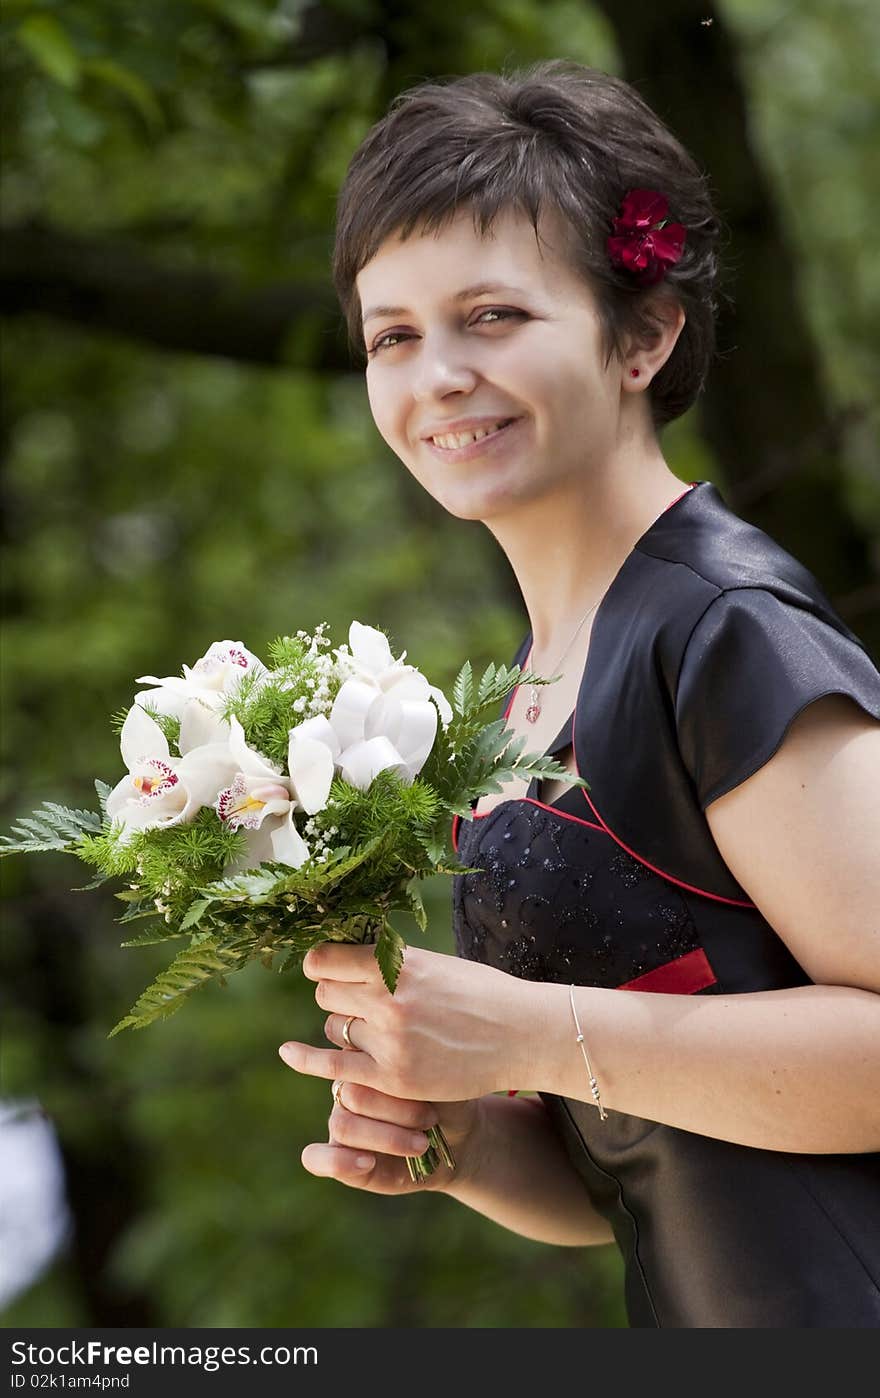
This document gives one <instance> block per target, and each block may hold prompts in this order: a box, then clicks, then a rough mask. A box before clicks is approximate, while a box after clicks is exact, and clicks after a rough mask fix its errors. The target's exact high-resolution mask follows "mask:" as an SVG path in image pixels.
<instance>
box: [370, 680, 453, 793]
mask: <svg viewBox="0 0 880 1398" xmlns="http://www.w3.org/2000/svg"><path fill="white" fill-rule="evenodd" d="M437 723H438V718H437V710H436V709H435V707H434V705H433V704H432V703H431V701H430V699H404V700H402V701H400V700H398V699H396V698H394V697H393V696H392V695H389V694H383V695H382V696H381V698H380V699H378V700H377V701H376V703H374V704H373V705H371V707H370V711H369V713H368V714H367V718H366V722H365V724H364V736H365V737H366V738H374V737H379V736H381V735H384V736H385V737H386V738H388V739H389V741H390V742H391V743H393V744H394V747H395V748H396V749H397V752H398V753H399V754H400V757H401V758H402V759H403V761H404V762H405V763H406V764H407V766H408V767H409V769H410V771H411V772H412V773H413V775H414V774H415V773H416V772H418V771H420V769H421V768H422V767H423V766H424V764H425V759H426V758H427V756H428V753H429V752H430V751H431V748H432V747H433V746H434V739H435V738H436V736H437Z"/></svg>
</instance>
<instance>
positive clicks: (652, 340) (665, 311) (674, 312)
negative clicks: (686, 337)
mask: <svg viewBox="0 0 880 1398" xmlns="http://www.w3.org/2000/svg"><path fill="white" fill-rule="evenodd" d="M643 309H644V313H645V316H646V318H647V319H648V320H649V321H650V325H651V328H650V329H648V330H646V332H645V334H644V335H643V336H642V337H640V338H639V339H638V340H633V341H632V342H631V344H630V348H629V350H628V352H627V354H626V356H625V358H624V360H623V363H622V365H621V372H622V377H623V384H624V387H626V388H628V389H630V390H631V391H632V392H634V393H641V392H642V391H643V390H644V389H646V388H647V387H648V384H649V383H650V382H651V380H652V379H653V378H654V377H655V375H657V374H659V372H660V370H661V369H662V368H663V365H664V364H665V363H666V361H667V359H668V358H669V356H670V355H671V353H672V351H673V350H674V348H675V342H676V340H677V339H678V337H679V335H680V334H681V332H682V330H683V328H684V323H685V320H686V319H687V317H686V316H685V313H684V309H683V307H682V305H681V303H680V302H679V301H678V300H677V299H675V298H674V297H672V296H668V295H663V294H661V295H658V296H654V297H653V298H652V299H651V300H650V301H648V302H647V303H646V305H645V306H644V308H643ZM631 369H638V370H639V373H638V376H637V377H633V376H632V375H631V373H630V370H631Z"/></svg>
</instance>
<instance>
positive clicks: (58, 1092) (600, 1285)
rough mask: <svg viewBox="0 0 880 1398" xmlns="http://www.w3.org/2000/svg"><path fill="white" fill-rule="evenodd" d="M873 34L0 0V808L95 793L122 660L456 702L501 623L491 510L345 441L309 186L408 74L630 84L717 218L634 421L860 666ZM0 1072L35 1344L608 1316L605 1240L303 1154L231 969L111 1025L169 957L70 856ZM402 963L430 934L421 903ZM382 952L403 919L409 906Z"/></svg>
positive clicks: (17, 963) (709, 16)
mask: <svg viewBox="0 0 880 1398" xmlns="http://www.w3.org/2000/svg"><path fill="white" fill-rule="evenodd" d="M878 53H880V14H878V11H877V8H876V7H875V6H874V5H872V4H871V3H870V0H834V3H831V0H827V2H826V3H819V0H805V2H804V3H801V4H800V5H798V6H797V7H793V6H791V5H789V4H787V3H783V0H725V3H723V4H721V5H714V6H713V5H711V4H708V3H706V4H703V5H695V4H693V3H691V2H690V0H687V2H685V0H670V3H668V4H665V5H663V6H656V5H654V4H652V3H650V0H631V3H630V4H628V5H626V6H614V5H612V4H610V3H607V4H605V3H578V2H577V0H544V2H543V3H541V4H540V5H538V4H535V3H528V0H492V3H479V0H477V3H475V4H474V5H473V6H472V7H471V8H470V9H469V10H468V11H467V12H465V11H458V12H456V11H454V10H453V8H452V7H448V6H447V7H442V6H441V7H437V6H436V5H429V4H426V3H422V2H421V0H420V2H419V3H407V4H400V3H379V0H335V3H328V4H308V3H305V0H281V3H260V0H139V3H134V2H133V0H64V3H60V2H59V3H53V2H52V0H45V3H30V0H6V5H5V8H4V18H3V20H2V78H3V83H2V97H0V102H2V107H0V112H2V128H3V144H4V150H3V156H4V159H3V171H2V185H0V195H2V259H0V297H2V301H0V311H2V314H3V342H2V373H3V379H4V389H5V392H4V395H3V405H2V429H0V430H2V454H3V484H2V500H3V506H4V522H3V546H4V569H3V589H4V616H5V622H4V633H5V634H4V642H3V673H2V684H3V693H2V699H3V734H2V743H3V754H2V755H3V768H2V787H0V815H2V820H0V826H2V828H3V829H8V827H9V825H10V824H11V822H12V820H13V818H14V817H15V816H16V815H22V814H26V813H28V812H29V811H30V810H31V809H33V807H35V806H36V805H38V804H39V803H40V802H41V801H43V800H45V799H54V800H59V801H61V802H63V803H65V804H68V805H77V806H91V807H94V806H95V798H94V791H93V780H94V778H95V777H96V776H99V777H101V778H102V779H103V780H105V781H108V782H111V783H114V782H115V781H116V780H117V778H118V776H119V774H120V759H119V754H118V748H117V742H116V739H115V738H114V736H113V734H112V732H111V730H110V727H109V722H108V719H109V715H110V714H111V713H112V712H113V711H115V710H117V709H119V708H120V707H121V706H123V705H125V704H127V703H128V702H130V699H131V696H132V694H133V691H134V687H135V686H134V684H133V679H134V677H135V676H137V675H139V674H144V673H152V674H159V675H162V674H171V673H176V672H177V671H178V670H179V668H180V666H181V664H182V662H183V661H186V662H187V663H189V664H192V663H193V662H194V661H195V659H196V658H197V657H198V656H200V655H201V654H203V652H204V651H205V650H206V649H207V647H208V645H209V644H210V642H211V641H213V640H215V639H226V638H228V639H238V640H242V641H244V642H245V644H246V645H247V646H248V647H250V648H251V649H252V650H254V651H256V652H257V653H258V654H260V653H261V652H262V651H263V650H264V648H265V644H266V642H267V641H268V640H269V639H270V638H271V637H272V636H274V635H276V634H278V633H280V632H284V631H291V630H295V629H297V628H298V627H305V628H309V629H310V628H312V627H314V626H315V625H316V624H317V622H319V621H320V620H322V619H326V620H327V621H328V622H329V623H330V628H331V634H332V635H333V636H334V639H335V641H336V642H337V643H338V642H339V641H341V640H343V639H345V637H346V631H347V626H348V622H349V620H350V619H351V618H352V617H357V618H358V619H359V620H361V621H364V622H367V623H369V624H372V625H377V626H381V627H382V628H384V629H387V630H388V631H389V632H390V633H391V634H392V636H393V637H394V638H395V641H396V648H397V649H398V650H400V649H403V648H405V649H406V650H407V651H408V656H409V659H410V660H411V661H412V662H413V663H414V664H416V665H418V666H419V667H420V668H421V669H422V670H424V671H425V672H426V673H428V674H429V675H430V677H431V680H432V682H433V683H437V684H440V685H442V686H448V685H449V684H450V683H451V680H452V678H453V676H454V675H455V673H456V672H457V670H458V669H459V667H460V665H461V663H462V662H463V660H464V659H465V658H467V657H470V658H471V660H472V661H473V662H474V664H475V665H478V664H485V663H486V662H487V661H488V660H489V659H491V658H496V659H501V658H504V659H508V658H509V657H510V656H511V655H512V654H513V653H514V651H515V649H516V647H517V645H518V644H519V641H520V639H521V637H522V635H523V633H524V631H525V630H526V628H527V621H526V618H525V614H524V611H523V609H522V607H521V604H520V600H519V595H518V592H517V589H516V585H515V580H514V578H513V576H512V574H511V572H510V570H509V568H508V566H507V564H506V561H505V559H504V557H503V555H501V554H500V553H499V551H498V550H497V548H496V546H495V544H494V541H493V540H492V539H491V536H490V535H489V534H488V533H487V532H485V531H484V530H483V529H482V528H481V526H479V525H477V524H471V523H462V522H460V521H456V520H452V519H449V518H447V517H445V516H443V515H442V514H441V512H440V510H439V507H437V506H436V505H435V504H434V502H433V501H432V500H430V499H429V498H427V497H425V496H424V495H423V494H422V493H421V491H420V488H419V487H418V486H416V485H414V483H413V482H412V481H411V480H410V478H409V477H408V475H407V473H406V472H405V471H404V469H403V467H402V466H401V464H400V462H399V461H398V460H397V459H396V458H395V457H393V456H392V455H391V454H390V453H389V451H388V450H387V448H386V447H385V445H384V443H383V442H382V440H381V438H380V437H379V436H378V433H377V432H376V430H375V428H374V426H373V423H372V420H371V418H370V414H369V409H368V405H367V399H366V392H365V388H364V383H363V375H362V372H361V371H360V370H356V369H354V368H353V366H352V364H351V362H350V360H349V357H348V353H347V350H346V347H345V336H344V331H343V328H342V325H341V319H340V316H339V313H338V308H337V307H336V304H335V300H334V297H333V294H332V289H331V287H330V283H329V260H330V251H331V246H332V232H333V216H334V201H335V196H336V191H337V189H338V187H339V184H340V181H341V179H342V177H343V175H344V172H345V169H346V166H347V163H348V160H349V159H350V157H351V155H352V154H353V152H354V150H355V148H356V146H357V144H358V142H359V140H360V139H361V137H362V136H363V135H364V134H365V132H366V131H367V129H368V128H369V126H370V125H371V124H372V122H373V121H374V120H376V119H377V118H378V117H379V116H380V115H381V114H382V112H383V111H384V109H385V106H386V104H387V102H388V101H389V100H390V98H391V97H392V96H393V95H394V94H395V93H396V92H398V91H400V90H401V89H402V88H404V87H407V86H410V85H412V84H413V83H415V82H417V81H419V80H421V79H422V78H428V77H437V76H449V75H453V74H459V73H465V72H472V71H477V70H481V69H493V70H498V69H500V68H502V67H506V68H510V67H513V66H516V65H520V64H525V63H528V62H531V61H534V60H537V59H540V58H548V57H566V58H572V59H576V60H578V61H581V62H584V63H588V64H590V65H592V66H595V67H599V68H603V69H605V70H607V71H610V72H614V73H618V74H620V75H621V76H623V77H625V78H627V79H628V80H629V81H631V82H634V83H635V84H636V85H637V86H638V88H639V90H640V91H641V92H642V93H643V95H644V96H645V97H646V99H647V100H648V101H649V102H650V103H651V104H652V105H653V106H655V108H656V109H657V110H658V111H659V112H660V114H661V115H662V116H663V117H664V118H665V119H666V120H667V121H668V123H669V124H670V125H671V126H672V128H673V130H674V131H675V132H676V134H677V135H678V136H679V137H680V138H681V139H682V140H683V141H684V143H685V144H686V145H687V146H688V147H689V148H690V149H691V150H692V151H693V153H694V154H695V156H696V157H697V159H698V160H699V161H700V163H701V164H702V166H703V168H705V169H706V170H707V171H708V172H709V176H710V179H711V184H712V188H713V190H714V192H715V196H716V199H717V203H718V205H719V209H720V212H721V214H722V217H723V219H724V221H725V224H726V227H727V229H728V234H727V241H726V247H725V262H726V266H727V273H726V299H725V301H724V304H723V307H722V317H721V327H720V343H719V355H718V360H717V363H716V365H715V367H714V369H713V372H712V377H711V380H710V383H709V386H708V388H707V390H706V393H705V394H704V395H703V397H702V398H701V400H700V402H699V403H698V404H697V405H696V407H695V408H694V409H692V411H691V412H690V413H689V414H688V415H687V417H686V418H685V419H683V420H681V421H680V422H678V423H675V424H673V425H672V426H671V427H670V428H668V429H667V431H666V432H665V434H664V437H663V445H664V450H665V453H666V456H667V460H668V461H669V463H670V465H671V466H672V468H673V470H675V471H676V473H677V474H678V475H680V477H681V479H682V480H685V481H686V480H693V479H711V480H714V481H715V482H716V483H717V484H718V486H719V488H720V489H721V491H722V494H723V495H724V496H725V499H726V500H727V501H728V503H729V504H730V505H731V506H732V507H733V508H735V509H737V510H738V511H739V512H740V513H741V514H743V515H744V516H745V517H746V518H749V519H751V520H753V521H754V522H755V523H757V524H759V525H761V527H763V528H766V529H768V530H769V531H770V532H771V533H773V534H774V536H775V537H776V538H778V539H779V540H780V542H782V543H783V544H784V545H785V546H786V547H788V548H789V549H790V550H791V551H792V552H793V553H795V554H796V556H797V557H799V558H800V559H801V560H802V562H804V563H805V564H806V565H807V566H808V567H809V568H811V569H812V570H813V571H814V573H815V574H816V576H817V577H818V579H819V581H820V583H821V584H822V586H823V587H824V588H825V590H826V591H827V592H828V593H829V595H830V596H831V597H832V600H833V601H834V603H835V605H836V606H837V608H838V610H839V611H840V613H841V615H842V616H843V617H844V619H845V620H846V621H847V623H848V624H849V625H850V626H851V627H852V628H853V630H855V631H856V632H857V634H859V635H860V636H861V638H862V639H863V640H864V642H865V643H866V645H867V646H868V648H869V649H870V650H871V652H872V653H873V654H874V656H875V658H876V657H877V656H878V655H880V582H878V579H880V469H878V452H877V439H878V426H880V422H878V416H880V414H878V405H877V399H876V384H877V381H878V367H880V366H878V343H877V331H876V326H877V325H878V324H880V257H878V240H877V233H876V210H877V207H878V204H880V170H878V165H877V161H876V151H877V146H878V134H880V133H878V129H877V128H878V109H877V93H878V71H877V66H876V65H877V54H878ZM0 872H2V876H3V889H4V904H3V914H4V929H5V930H4V938H3V951H2V958H3V1001H4V1003H3V1023H2V1080H0V1099H2V1101H4V1102H6V1103H7V1105H9V1104H12V1106H15V1105H16V1104H18V1105H20V1106H21V1105H22V1104H23V1109H24V1110H28V1104H31V1106H38V1107H39V1108H41V1109H42V1111H43V1112H44V1113H45V1119H46V1120H48V1121H49V1122H50V1123H51V1124H52V1126H53V1127H54V1130H55V1131H56V1132H57V1137H58V1141H59V1144H60V1147H61V1151H62V1153H63V1161H64V1169H65V1179H66V1191H67V1199H68V1205H69V1210H70V1219H71V1223H70V1229H69V1235H68V1241H67V1243H66V1245H65V1246H64V1247H63V1248H62V1249H61V1250H60V1251H59V1252H58V1253H57V1255H56V1256H55V1258H54V1260H53V1261H52V1262H51V1263H50V1264H49V1265H47V1266H45V1267H44V1268H43V1269H42V1271H41V1272H40V1274H39V1275H38V1276H37V1277H36V1279H34V1280H32V1281H31V1282H30V1284H28V1285H27V1286H24V1287H23V1288H21V1289H18V1290H15V1288H13V1289H12V1290H13V1294H12V1295H8V1296H7V1304H6V1309H5V1312H4V1317H3V1324H4V1325H6V1326H8V1327H11V1326H16V1327H23V1326H50V1325H59V1326H78V1327H79V1326H104V1325H109V1326H119V1325H147V1326H187V1327H190V1326H219V1325H225V1326H299V1325H303V1326H309V1325H318V1326H361V1327H363V1326H370V1327H372V1326H375V1327H426V1326H497V1327H524V1326H556V1327H558V1326H566V1327H592V1328H595V1327H606V1328H613V1327H620V1326H623V1325H624V1324H625V1319H624V1315H623V1309H622V1297H621V1293H620V1281H621V1273H620V1266H619V1262H618V1259H617V1256H616V1254H615V1252H614V1251H613V1249H609V1248H603V1249H599V1250H596V1251H595V1252H591V1251H588V1250H586V1251H582V1250H579V1249H564V1248H551V1247H546V1246H543V1245H540V1244H537V1243H531V1242H528V1241H526V1240H524V1239H521V1238H518V1237H515V1236H514V1235H512V1234H509V1233H506V1232H504V1231H503V1230H501V1229H499V1228H497V1227H496V1226H495V1225H494V1224H491V1223H489V1222H487V1221H486V1220H484V1219H482V1218H480V1217H478V1216H476V1215H473V1214H471V1213H470V1212H469V1211H467V1210H465V1209H463V1208H461V1207H460V1206H458V1205H456V1204H455V1203H453V1202H452V1201H451V1200H447V1199H444V1198H442V1197H439V1196H434V1195H426V1196H424V1197H421V1198H414V1199H401V1200H391V1199H377V1198H372V1197H370V1196H368V1195H362V1194H359V1193H358V1192H356V1191H351V1190H347V1189H345V1188H344V1187H342V1186H340V1185H337V1184H334V1183H333V1182H330V1181H327V1180H319V1179H315V1178H314V1177H312V1176H311V1175H309V1174H308V1173H307V1172H305V1171H304V1170H303V1168H302V1166H301V1165H300V1160H299V1156H300V1151H301V1149H302V1147H303V1146H304V1145H305V1144H306V1143H307V1142H308V1141H312V1140H320V1139H322V1137H324V1136H325V1126H326V1117H327V1114H328V1111H329V1092H328V1087H327V1084H324V1083H319V1082H314V1081H311V1080H307V1079H304V1078H299V1077H297V1076H294V1075H292V1074H291V1073H290V1072H289V1071H288V1070H286V1069H285V1068H284V1067H283V1066H282V1065H281V1063H280V1061H279V1060H278V1058H277V1054H276V1049H277V1045H278V1044H279V1043H280V1042H281V1041H282V1040H283V1039H284V1038H288V1037H300V1038H311V1039H312V1041H313V1042H322V1025H323V1018H324V1016H323V1014H322V1013H321V1012H319V1011H318V1010H317V1007H316V1006H315V1005H314V1002H313V1000H312V991H311V987H310V985H309V983H307V982H305V981H299V980H297V979H296V978H288V979H286V980H281V979H279V978H278V977H274V976H272V975H270V974H268V973H267V972H265V971H264V970H262V968H259V967H255V968H252V969H251V970H250V971H248V972H245V973H242V974H240V975H237V976H235V977H234V978H233V979H232V981H231V982H230V983H229V986H228V988H227V989H225V990H222V991H221V990H214V989H209V990H207V991H205V992H203V993H201V994H199V995H198V996H196V997H195V998H194V1000H193V1001H192V1003H191V1004H190V1005H188V1006H187V1008H186V1009H185V1010H184V1011H183V1012H182V1013H181V1014H180V1015H178V1016H177V1017H175V1018H174V1019H172V1020H170V1021H169V1022H168V1023H167V1024H165V1025H161V1026H156V1027H154V1028H151V1029H149V1030H147V1031H145V1032H142V1033H137V1034H127V1035H123V1036H121V1037H120V1038H117V1039H114V1040H113V1041H112V1043H108V1041H107V1038H106V1035H107V1032H108V1030H109V1029H110V1027H111V1025H112V1024H113V1023H115V1021H116V1020H117V1019H118V1018H119V1017H120V1015H121V1014H122V1013H123V1012H124V1011H125V1010H126V1009H127V1008H128V1006H129V1004H130V1003H131V1001H132V1000H133V999H134V997H135V996H136V994H137V993H138V992H139V990H140V989H141V988H142V986H143V985H144V984H146V982H147V981H148V980H149V979H150V977H151V976H152V975H153V974H154V973H155V971H156V970H157V969H158V968H159V966H160V965H163V964H164V963H165V959H166V958H165V956H164V954H163V953H162V949H161V948H158V949H157V954H156V955H155V956H153V955H152V952H151V950H139V951H135V950H126V951H123V950H120V949H119V942H120V941H121V939H122V935H123V932H124V930H125V929H120V928H117V927H116V926H115V925H114V922H113V918H114V916H115V915H116V914H117V912H118V910H119V906H120V905H119V904H118V903H116V902H115V900H114V899H113V897H112V894H107V893H106V892H105V891H104V890H99V891H97V892H90V893H78V892H71V891H70V889H71V886H72V885H74V884H79V883H83V882H85V881H86V878H85V877H83V875H84V874H86V872H87V871H85V870H84V868H83V866H82V865H78V864H75V863H74V862H73V861H72V860H70V859H69V858H67V857H64V856H57V857H56V856H42V857H41V858H39V859H34V858H32V857H31V858H29V859H26V858H17V859H13V860H4V861H3V864H2V866H0ZM428 899H429V905H430V913H431V925H430V933H429V938H428V940H429V943H430V945H431V946H433V947H435V948H437V949H439V950H445V951H451V950H452V940H451V932H450V887H449V883H448V881H445V880H437V881H435V882H434V883H432V884H431V886H430V888H429V889H428ZM400 925H401V930H402V931H403V932H404V935H406V936H408V937H411V938H413V939H415V938H416V937H417V936H418V934H417V932H416V930H415V928H414V927H413V926H411V925H407V924H406V923H405V922H404V921H402V922H401V924H400Z"/></svg>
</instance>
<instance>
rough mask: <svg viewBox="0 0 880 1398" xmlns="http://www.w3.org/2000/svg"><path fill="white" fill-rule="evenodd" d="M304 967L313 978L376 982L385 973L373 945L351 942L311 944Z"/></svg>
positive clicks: (306, 974)
mask: <svg viewBox="0 0 880 1398" xmlns="http://www.w3.org/2000/svg"><path fill="white" fill-rule="evenodd" d="M302 968H303V974H304V975H305V976H307V977H308V979H309V980H310V981H319V980H330V981H376V980H381V976H382V973H381V971H380V970H379V963H378V961H377V960H376V954H375V951H374V949H373V947H372V946H354V945H353V944H352V943H350V942H321V944H320V946H317V947H311V948H310V949H309V950H308V951H307V952H306V954H305V957H304V958H303V964H302Z"/></svg>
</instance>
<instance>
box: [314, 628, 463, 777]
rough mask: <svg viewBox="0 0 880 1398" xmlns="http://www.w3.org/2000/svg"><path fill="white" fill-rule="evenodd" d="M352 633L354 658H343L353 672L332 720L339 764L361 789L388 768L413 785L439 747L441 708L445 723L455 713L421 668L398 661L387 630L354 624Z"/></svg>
mask: <svg viewBox="0 0 880 1398" xmlns="http://www.w3.org/2000/svg"><path fill="white" fill-rule="evenodd" d="M348 634H349V644H350V646H351V651H352V655H351V657H350V658H349V657H348V656H345V655H341V656H340V658H341V660H342V661H343V662H344V665H345V668H347V669H348V670H349V672H350V674H349V678H348V679H346V680H344V681H343V683H342V684H341V685H340V687H339V690H338V692H337V695H336V698H335V700H334V701H333V707H332V709H331V711H330V717H329V726H330V728H331V729H332V731H333V733H334V734H335V736H336V738H337V740H338V743H339V749H340V751H339V752H338V753H334V758H335V760H336V764H337V766H338V767H339V768H340V770H341V773H342V776H343V778H344V780H345V781H347V782H350V783H351V785H352V786H356V787H358V788H359V789H360V790H365V789H366V788H367V787H368V786H369V785H370V782H371V781H372V780H373V778H374V777H375V776H376V775H377V774H378V773H379V772H383V771H388V770H390V771H393V772H395V773H396V774H397V775H398V776H399V777H400V779H401V781H404V782H412V781H413V779H414V778H415V777H416V776H417V775H418V773H419V772H420V771H421V769H422V767H423V766H424V764H425V761H426V759H427V757H428V754H429V753H430V751H431V748H432V747H433V746H434V739H435V738H436V736H437V710H438V708H439V710H440V718H441V720H442V722H443V723H444V725H445V724H448V723H449V722H450V720H451V719H452V709H451V708H450V706H449V704H448V702H447V700H446V697H445V695H444V694H443V692H442V690H440V689H437V688H435V687H434V686H432V685H429V684H428V681H427V680H426V678H425V676H424V675H423V674H421V672H420V671H419V670H417V669H415V667H414V666H412V665H404V664H403V663H402V657H401V660H394V659H393V657H392V655H391V648H390V646H389V644H388V638H387V637H386V636H384V635H383V634H382V632H381V631H377V630H375V629H374V628H373V627H371V626H363V625H362V624H361V623H360V622H358V621H353V622H352V624H351V627H350V629H349V633H348ZM404 654H406V652H404ZM432 699H433V700H434V701H435V702H432Z"/></svg>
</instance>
